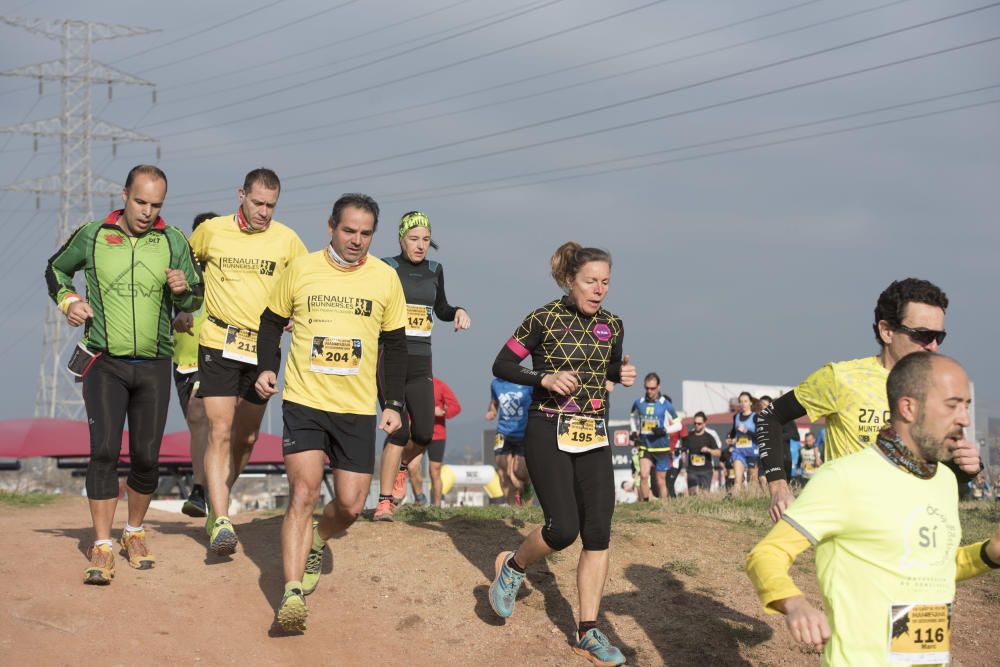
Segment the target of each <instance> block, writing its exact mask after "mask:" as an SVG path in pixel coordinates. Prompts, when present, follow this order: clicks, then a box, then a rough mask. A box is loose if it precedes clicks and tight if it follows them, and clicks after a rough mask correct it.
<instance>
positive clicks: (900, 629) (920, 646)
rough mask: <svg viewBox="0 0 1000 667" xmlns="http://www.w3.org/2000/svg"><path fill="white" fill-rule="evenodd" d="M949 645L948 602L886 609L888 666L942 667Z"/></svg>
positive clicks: (904, 605)
mask: <svg viewBox="0 0 1000 667" xmlns="http://www.w3.org/2000/svg"><path fill="white" fill-rule="evenodd" d="M950 644H951V603H950V602H948V603H942V604H894V605H892V606H891V607H889V662H904V663H907V664H914V665H933V664H938V663H940V664H945V663H947V662H948V658H949V656H948V653H949V646H950Z"/></svg>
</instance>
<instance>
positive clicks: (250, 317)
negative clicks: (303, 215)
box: [191, 215, 307, 350]
mask: <svg viewBox="0 0 1000 667" xmlns="http://www.w3.org/2000/svg"><path fill="white" fill-rule="evenodd" d="M191 250H192V251H193V252H194V256H195V259H196V260H197V261H198V262H200V263H201V264H202V265H203V266H204V281H205V310H206V311H207V312H208V315H210V316H212V317H214V318H215V319H217V320H219V321H221V322H225V323H226V324H231V325H232V326H234V327H239V328H240V329H244V330H250V331H257V327H259V326H260V314H261V313H263V312H264V306H265V305H267V297H268V296H269V295H270V294H271V290H272V289H273V288H274V285H275V284H276V283H277V282H278V278H280V277H281V274H282V273H283V272H284V270H285V267H287V266H288V264H289V262H291V261H292V260H293V259H295V258H296V257H298V256H299V255H304V254H306V252H307V250H306V247H305V246H304V245H303V244H302V241H301V240H300V239H299V236H298V234H296V233H295V232H294V231H293V230H292V229H291V228H289V227H286V226H285V225H283V224H281V223H280V222H278V221H277V220H272V221H271V225H270V226H269V227H268V228H267V229H266V230H264V231H262V232H257V233H254V234H250V233H247V232H243V231H240V228H239V225H238V224H237V222H236V216H235V215H222V216H219V217H218V218H212V219H211V220H206V221H205V222H203V223H202V224H200V225H198V229H196V230H195V231H194V233H193V234H191ZM225 341H226V327H225V326H218V325H217V324H213V323H212V322H208V323H206V324H205V326H203V327H202V328H201V337H200V338H199V342H200V343H201V344H202V345H204V346H205V347H210V348H213V349H216V350H221V349H222V348H223V345H224V344H225Z"/></svg>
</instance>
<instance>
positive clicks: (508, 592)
mask: <svg viewBox="0 0 1000 667" xmlns="http://www.w3.org/2000/svg"><path fill="white" fill-rule="evenodd" d="M500 578H501V579H502V580H503V592H504V599H506V600H512V599H514V598H515V597H516V596H517V589H518V588H520V587H521V580H522V579H524V575H523V574H521V573H520V572H518V571H516V570H515V569H514V568H512V567H511V566H510V563H504V566H503V569H502V570H501V571H500ZM515 584H516V585H515Z"/></svg>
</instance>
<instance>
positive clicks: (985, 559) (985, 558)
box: [979, 540, 1000, 570]
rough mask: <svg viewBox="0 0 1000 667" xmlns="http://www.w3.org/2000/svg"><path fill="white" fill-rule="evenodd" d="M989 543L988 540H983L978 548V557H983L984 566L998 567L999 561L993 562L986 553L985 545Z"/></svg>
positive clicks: (993, 568) (999, 566)
mask: <svg viewBox="0 0 1000 667" xmlns="http://www.w3.org/2000/svg"><path fill="white" fill-rule="evenodd" d="M989 543H990V541H989V540H986V541H985V542H983V546H982V547H980V549H979V557H980V558H982V559H983V562H984V563H986V566H987V567H988V568H990V569H991V570H997V569H1000V563H995V562H993V559H991V558H990V555H989V554H988V553H986V545H987V544H989Z"/></svg>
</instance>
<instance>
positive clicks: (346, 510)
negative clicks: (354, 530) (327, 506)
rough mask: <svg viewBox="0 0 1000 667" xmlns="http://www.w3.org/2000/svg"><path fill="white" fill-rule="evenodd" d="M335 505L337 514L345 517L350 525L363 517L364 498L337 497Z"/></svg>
mask: <svg viewBox="0 0 1000 667" xmlns="http://www.w3.org/2000/svg"><path fill="white" fill-rule="evenodd" d="M333 503H334V507H335V508H336V510H337V514H340V515H341V516H343V517H345V518H346V519H347V520H348V521H349V522H350V523H354V522H355V521H357V520H358V517H359V516H361V510H363V509H364V508H365V498H364V496H361V497H349V498H344V497H341V496H337V498H336V499H335V500H334V501H333Z"/></svg>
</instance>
